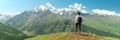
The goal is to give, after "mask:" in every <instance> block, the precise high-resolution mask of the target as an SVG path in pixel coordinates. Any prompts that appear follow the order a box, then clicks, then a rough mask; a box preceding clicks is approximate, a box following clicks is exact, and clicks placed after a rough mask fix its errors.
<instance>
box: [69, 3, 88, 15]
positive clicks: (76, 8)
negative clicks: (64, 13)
mask: <svg viewBox="0 0 120 40" xmlns="http://www.w3.org/2000/svg"><path fill="white" fill-rule="evenodd" d="M68 7H69V8H71V9H72V10H73V11H81V12H82V13H88V12H87V11H86V10H85V8H86V7H85V6H83V5H82V4H78V3H75V4H73V5H69V6H68Z"/></svg>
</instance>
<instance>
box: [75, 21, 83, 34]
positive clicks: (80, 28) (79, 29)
mask: <svg viewBox="0 0 120 40" xmlns="http://www.w3.org/2000/svg"><path fill="white" fill-rule="evenodd" d="M78 31H79V33H81V31H82V27H81V22H80V23H76V28H75V32H76V33H77V32H78Z"/></svg>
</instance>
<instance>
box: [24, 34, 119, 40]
mask: <svg viewBox="0 0 120 40" xmlns="http://www.w3.org/2000/svg"><path fill="white" fill-rule="evenodd" d="M25 40H119V39H117V38H111V37H104V36H97V35H95V34H90V33H82V34H81V35H79V34H74V33H54V34H47V35H38V36H36V37H33V38H27V39H25Z"/></svg>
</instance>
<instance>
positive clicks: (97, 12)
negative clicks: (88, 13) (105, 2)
mask: <svg viewBox="0 0 120 40" xmlns="http://www.w3.org/2000/svg"><path fill="white" fill-rule="evenodd" d="M92 12H93V13H96V14H99V15H117V13H116V12H115V11H109V10H100V9H93V10H92Z"/></svg>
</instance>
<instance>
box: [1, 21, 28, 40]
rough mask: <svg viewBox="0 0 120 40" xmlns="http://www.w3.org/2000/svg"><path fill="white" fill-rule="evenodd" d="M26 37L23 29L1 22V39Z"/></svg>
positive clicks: (9, 39)
mask: <svg viewBox="0 0 120 40" xmlns="http://www.w3.org/2000/svg"><path fill="white" fill-rule="evenodd" d="M25 37H27V36H26V35H25V34H23V33H22V32H21V31H19V30H16V29H13V28H10V27H8V26H6V25H4V24H2V23H0V40H23V39H24V38H25Z"/></svg>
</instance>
